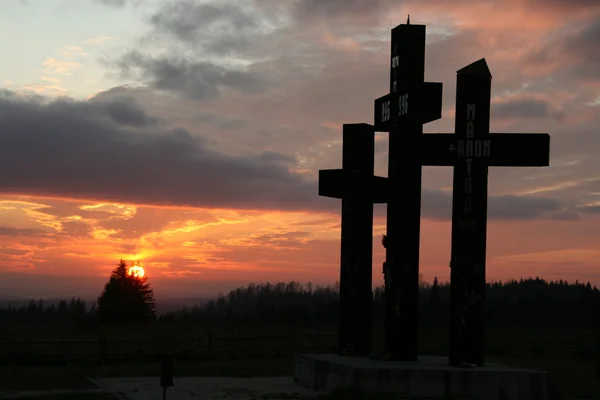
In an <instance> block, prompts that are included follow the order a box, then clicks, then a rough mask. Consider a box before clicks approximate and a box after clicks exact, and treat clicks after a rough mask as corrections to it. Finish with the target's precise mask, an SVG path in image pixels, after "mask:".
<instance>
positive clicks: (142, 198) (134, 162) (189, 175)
mask: <svg viewBox="0 0 600 400" xmlns="http://www.w3.org/2000/svg"><path fill="white" fill-rule="evenodd" d="M107 110H111V108H110V107H107V105H106V104H95V103H94V102H93V101H90V102H76V101H54V102H46V103H43V102H39V101H34V100H31V99H29V100H27V99H19V98H14V97H13V98H12V99H11V98H1V97H0V169H1V170H3V171H9V172H10V173H5V174H2V175H1V176H0V190H1V191H2V192H5V193H21V194H34V195H35V194H37V195H50V196H67V197H76V198H94V199H101V200H108V201H119V202H134V203H145V204H158V205H186V206H197V207H223V208H239V209H285V210H293V209H311V208H317V209H319V208H322V207H321V206H320V204H324V205H325V206H327V205H328V204H327V203H322V201H321V199H319V198H318V196H316V193H317V187H316V184H315V183H314V182H308V181H306V180H305V179H304V178H303V177H302V176H300V175H298V174H295V173H292V172H290V171H289V168H290V166H292V165H293V164H294V163H295V160H294V159H293V158H292V157H289V156H286V155H283V154H277V153H273V152H266V153H262V154H258V155H251V154H245V155H238V156H230V155H225V154H221V153H219V152H217V151H215V150H211V149H209V148H208V147H207V145H206V142H205V141H204V140H201V139H198V138H194V137H192V136H191V135H190V133H189V132H187V131H185V130H183V129H166V128H160V127H148V126H146V127H145V129H144V130H143V131H140V130H136V129H133V128H131V127H130V126H128V127H123V126H121V125H119V124H117V123H116V122H115V121H114V119H113V118H110V117H108V116H109V115H110V111H107Z"/></svg>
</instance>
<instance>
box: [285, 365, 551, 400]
mask: <svg viewBox="0 0 600 400" xmlns="http://www.w3.org/2000/svg"><path fill="white" fill-rule="evenodd" d="M294 382H295V383H296V384H297V385H300V386H302V387H305V388H308V389H312V390H317V391H322V392H331V391H333V390H335V389H344V388H346V389H352V392H354V393H359V392H360V393H362V394H363V398H372V397H373V396H377V397H380V396H384V397H387V396H390V397H393V398H394V399H411V400H413V399H414V400H416V399H427V400H433V399H456V400H459V399H460V400H467V399H468V400H530V399H531V400H547V399H551V398H553V396H552V389H551V386H550V377H549V374H548V373H547V372H543V371H534V370H527V369H521V368H514V367H509V366H505V365H500V364H493V363H487V364H486V365H485V366H484V367H477V368H469V369H464V368H457V367H451V366H449V365H448V358H447V357H435V356H420V357H419V361H416V362H392V361H383V360H373V359H369V358H366V357H342V356H338V355H334V354H301V355H298V356H296V360H295V367H294Z"/></svg>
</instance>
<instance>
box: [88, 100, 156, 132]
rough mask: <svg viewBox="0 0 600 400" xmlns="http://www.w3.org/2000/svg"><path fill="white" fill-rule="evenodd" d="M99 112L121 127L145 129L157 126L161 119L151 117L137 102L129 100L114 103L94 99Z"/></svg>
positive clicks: (93, 102)
mask: <svg viewBox="0 0 600 400" xmlns="http://www.w3.org/2000/svg"><path fill="white" fill-rule="evenodd" d="M91 103H92V104H94V105H95V106H96V107H97V109H98V111H100V112H103V113H106V115H107V116H108V117H109V118H111V119H112V120H113V121H115V122H116V123H117V124H119V125H126V126H127V125H128V126H132V127H143V126H147V125H154V124H156V123H157V122H158V121H159V119H158V118H153V117H150V116H149V115H148V114H147V113H146V112H145V111H144V110H143V109H142V108H141V107H140V106H139V104H137V103H136V102H135V100H133V99H131V98H129V99H127V98H121V99H115V100H113V101H108V102H105V101H95V99H92V101H91Z"/></svg>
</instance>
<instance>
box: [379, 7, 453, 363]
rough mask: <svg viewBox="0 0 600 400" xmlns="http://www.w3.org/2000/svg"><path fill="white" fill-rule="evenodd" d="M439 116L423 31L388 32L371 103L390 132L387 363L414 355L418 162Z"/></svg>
mask: <svg viewBox="0 0 600 400" xmlns="http://www.w3.org/2000/svg"><path fill="white" fill-rule="evenodd" d="M441 116H442V84H441V83H432V82H425V25H410V19H408V20H407V24H406V25H399V26H397V27H396V28H394V29H393V30H392V41H391V60H390V93H389V94H387V95H386V96H383V97H380V98H378V99H376V100H375V115H374V120H375V130H376V131H380V132H389V133H390V135H389V159H388V180H389V182H388V185H389V189H388V198H387V200H388V201H387V203H388V205H387V233H386V234H387V236H386V242H387V243H386V244H387V246H386V265H387V267H388V271H389V274H390V285H389V290H386V293H385V338H386V339H385V342H386V344H385V348H386V352H387V353H388V354H389V357H390V359H391V360H401V361H414V360H416V359H417V351H418V299H419V241H420V227H421V170H422V168H421V162H420V160H419V158H418V155H417V153H416V152H415V150H416V149H417V148H418V143H419V142H418V140H419V138H420V137H421V136H422V134H423V124H426V123H428V122H431V121H435V120H437V119H439V118H441Z"/></svg>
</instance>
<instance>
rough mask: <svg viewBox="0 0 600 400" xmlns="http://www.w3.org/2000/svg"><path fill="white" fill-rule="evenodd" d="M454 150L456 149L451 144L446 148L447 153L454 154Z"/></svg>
mask: <svg viewBox="0 0 600 400" xmlns="http://www.w3.org/2000/svg"><path fill="white" fill-rule="evenodd" d="M454 150H456V147H454V145H453V144H451V145H450V147H448V151H450V153H454Z"/></svg>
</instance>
